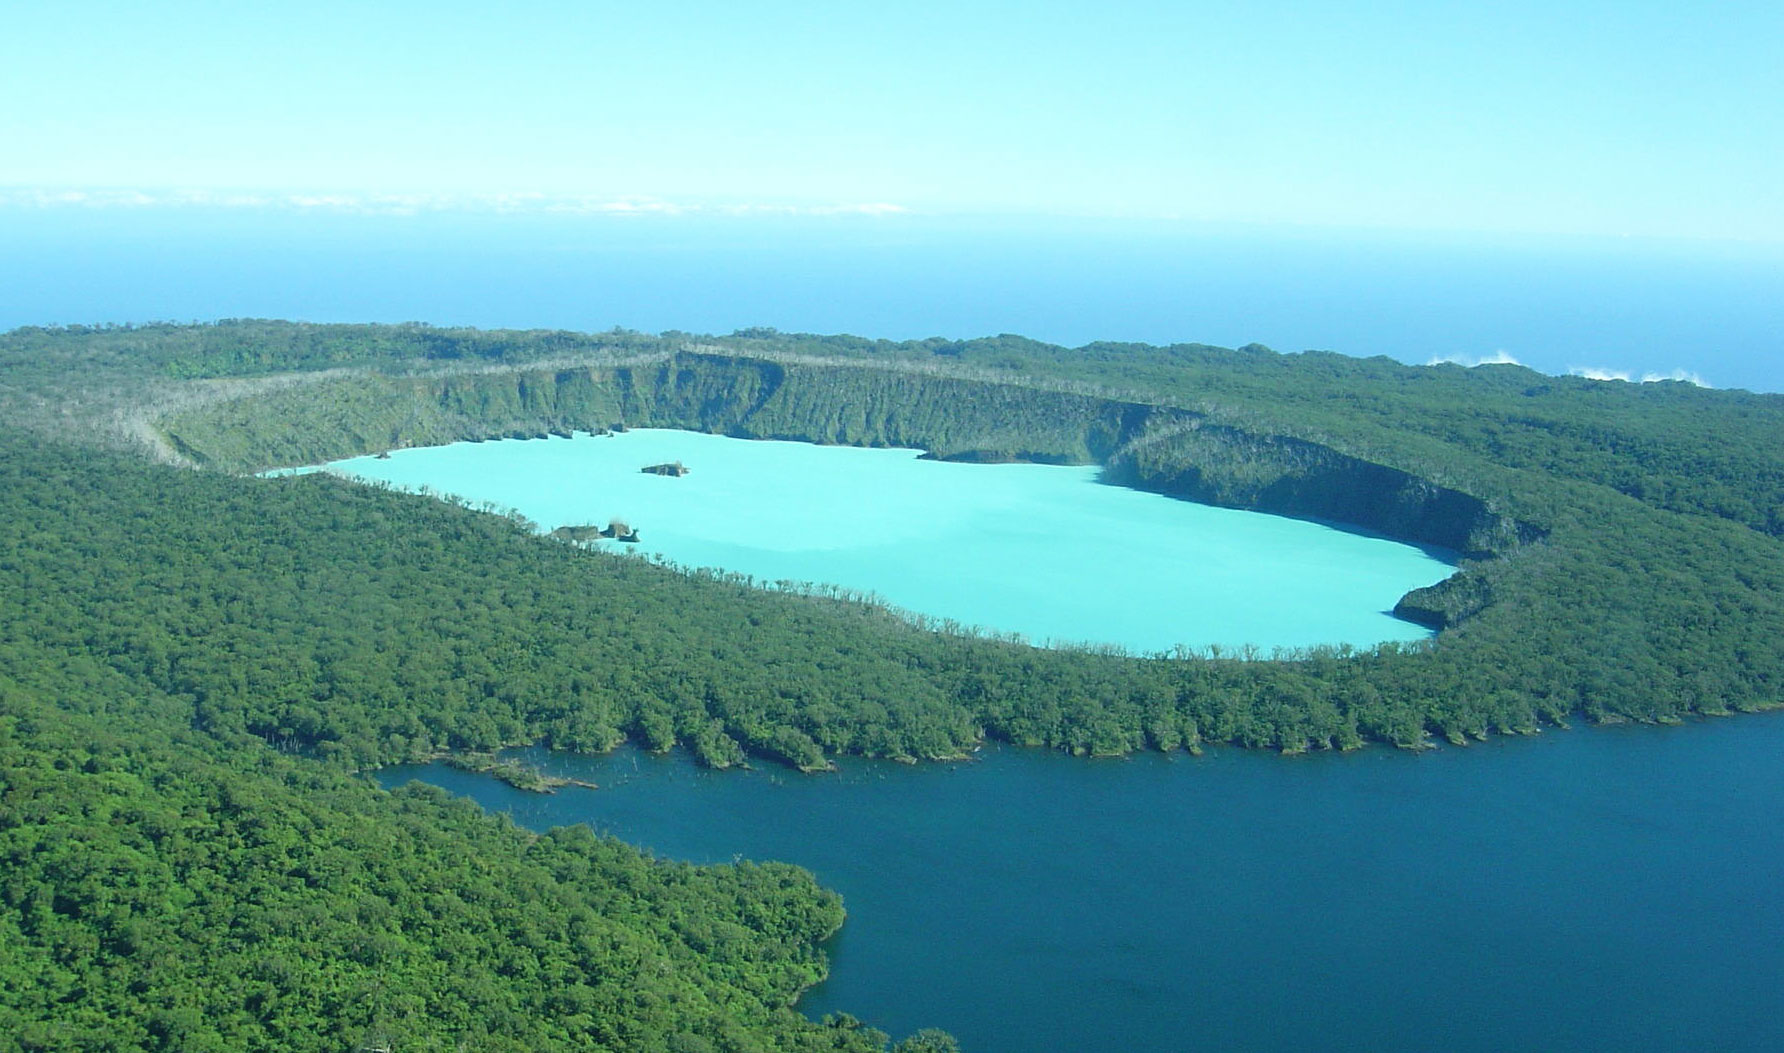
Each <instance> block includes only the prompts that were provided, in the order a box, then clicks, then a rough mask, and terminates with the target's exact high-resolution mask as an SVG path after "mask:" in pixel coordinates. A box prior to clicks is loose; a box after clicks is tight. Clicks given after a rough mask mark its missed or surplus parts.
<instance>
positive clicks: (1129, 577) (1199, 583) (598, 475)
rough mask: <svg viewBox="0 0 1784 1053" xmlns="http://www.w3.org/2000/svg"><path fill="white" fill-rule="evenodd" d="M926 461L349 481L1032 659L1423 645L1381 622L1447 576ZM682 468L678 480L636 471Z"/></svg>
mask: <svg viewBox="0 0 1784 1053" xmlns="http://www.w3.org/2000/svg"><path fill="white" fill-rule="evenodd" d="M919 456H920V454H919V451H916V450H901V449H863V448H857V447H846V446H816V445H812V444H808V443H798V442H764V441H749V440H743V439H733V438H725V437H722V436H716V435H704V434H697V433H693V432H684V431H668V430H643V429H639V430H633V431H630V432H626V433H624V434H621V435H611V436H593V435H579V436H577V437H575V438H551V439H534V440H524V441H523V440H506V441H501V442H485V443H456V444H453V445H449V446H439V447H430V448H425V449H413V450H399V451H396V452H394V453H392V454H391V456H390V457H389V458H388V459H386V460H380V459H377V458H375V457H359V458H354V459H352V460H346V461H340V462H336V463H335V464H334V465H333V466H332V468H333V470H335V471H339V472H344V473H348V474H351V475H354V476H357V477H360V478H365V479H375V480H380V481H384V482H388V483H393V484H396V485H399V486H403V487H408V488H417V487H421V486H427V487H430V488H432V489H433V490H436V491H440V492H444V493H449V494H455V495H458V496H461V497H464V498H466V499H469V500H471V501H473V502H486V501H487V502H493V503H494V504H496V505H498V506H502V507H506V508H513V509H515V510H518V511H519V512H521V513H522V514H524V515H525V516H527V517H528V518H529V519H532V520H534V521H535V522H537V523H539V524H540V526H541V527H542V528H543V529H546V530H550V529H552V528H555V527H558V526H566V525H583V524H594V525H597V526H605V525H606V524H607V523H608V522H609V521H610V520H612V519H615V518H617V519H622V520H624V521H625V522H626V523H628V524H630V525H631V526H633V527H634V528H636V529H637V530H638V531H639V534H640V537H641V540H640V542H639V543H638V544H637V545H635V546H634V545H622V544H621V543H620V542H601V544H603V545H606V546H609V547H611V548H615V549H626V550H630V551H636V552H638V553H640V554H643V555H649V556H655V557H660V558H664V559H668V560H671V561H673V562H675V563H678V564H681V565H683V566H690V567H715V568H720V569H723V570H727V571H733V572H736V573H740V574H748V575H751V576H753V577H755V578H758V579H760V580H762V581H765V582H781V581H790V582H817V583H823V584H829V585H839V586H844V587H847V588H851V589H855V590H859V591H863V592H869V593H873V594H876V595H878V596H880V597H883V598H884V599H885V600H886V601H888V602H890V603H892V604H893V605H895V606H898V607H901V608H904V609H906V610H908V611H912V612H916V613H920V614H923V615H928V616H931V617H935V618H945V619H951V620H953V621H955V622H958V623H961V624H964V625H973V626H979V627H983V628H986V629H990V630H993V631H996V632H1000V633H1017V634H1021V635H1022V636H1024V637H1026V638H1028V639H1029V640H1031V641H1032V642H1035V643H1050V642H1076V641H1088V642H1093V643H1111V644H1119V645H1121V646H1123V647H1126V648H1128V649H1130V650H1133V651H1140V652H1154V651H1163V650H1167V649H1170V648H1172V647H1174V646H1176V645H1179V644H1184V645H1191V646H1199V645H1206V644H1219V645H1224V646H1240V645H1245V644H1250V645H1254V646H1257V647H1260V648H1265V649H1269V648H1275V647H1302V646H1309V645H1313V644H1336V643H1351V644H1358V645H1366V644H1373V643H1376V642H1379V641H1383V640H1413V639H1420V638H1423V637H1425V636H1427V635H1428V633H1427V632H1426V631H1425V630H1424V629H1422V628H1420V627H1418V626H1416V625H1413V624H1411V623H1409V622H1405V621H1401V620H1399V619H1397V618H1394V617H1393V616H1392V615H1391V614H1389V613H1388V612H1389V611H1390V610H1391V609H1392V607H1393V606H1394V603H1395V601H1397V600H1398V599H1399V598H1400V597H1401V596H1402V595H1403V594H1405V593H1406V592H1407V591H1408V590H1410V589H1414V588H1418V587H1420V586H1424V585H1430V584H1432V583H1433V582H1436V581H1439V580H1441V579H1442V578H1444V577H1445V576H1447V575H1448V574H1449V573H1450V572H1451V570H1452V569H1453V568H1452V567H1451V566H1450V565H1449V564H1447V563H1445V562H1443V561H1442V560H1441V559H1439V558H1437V555H1435V554H1433V553H1432V552H1428V551H1426V550H1422V549H1419V548H1416V547H1413V546H1409V545H1403V544H1399V543H1397V542H1393V541H1389V540H1386V539H1383V538H1380V537H1372V536H1365V535H1363V534H1359V533H1354V532H1347V531H1345V530H1340V529H1336V528H1333V527H1329V526H1324V525H1321V524H1318V523H1311V522H1306V521H1303V520H1295V519H1288V518H1284V517H1281V516H1270V515H1262V514H1258V513H1254V512H1243V511H1237V510H1233V509H1223V508H1213V507H1210V506H1207V505H1199V504H1194V503H1191V502H1187V501H1179V500H1174V499H1172V498H1167V497H1162V496H1160V495H1157V494H1148V493H1141V492H1139V491H1135V490H1128V489H1124V488H1121V487H1116V486H1108V485H1103V484H1101V483H1099V482H1098V481H1097V478H1098V473H1099V469H1097V468H1095V467H1058V466H1051V465H1034V464H1006V465H983V464H951V463H944V462H937V461H926V460H920V459H919ZM671 461H680V462H682V463H683V464H685V465H686V466H687V467H688V469H689V473H688V474H687V475H685V476H682V477H680V478H670V477H666V476H658V475H649V474H645V473H643V472H640V471H639V469H640V468H642V467H644V466H647V465H653V464H660V463H666V462H671Z"/></svg>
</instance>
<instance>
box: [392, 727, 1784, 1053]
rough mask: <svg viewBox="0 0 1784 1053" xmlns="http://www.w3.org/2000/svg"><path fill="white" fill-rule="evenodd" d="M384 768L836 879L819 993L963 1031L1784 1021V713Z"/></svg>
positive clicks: (1631, 1026)
mask: <svg viewBox="0 0 1784 1053" xmlns="http://www.w3.org/2000/svg"><path fill="white" fill-rule="evenodd" d="M525 756H527V758H528V759H529V760H531V761H533V762H536V763H537V764H539V765H540V766H541V767H542V768H544V769H546V770H548V771H551V772H555V773H561V774H572V775H576V776H578V777H582V778H588V779H592V780H594V781H596V782H598V783H599V784H600V786H601V788H600V789H599V790H593V791H588V790H566V791H564V792H561V793H559V794H558V795H556V796H550V797H540V796H534V795H529V794H523V793H520V792H518V791H514V790H511V789H509V788H508V787H506V786H504V785H502V784H500V783H497V782H494V781H493V780H490V779H488V778H485V777H482V776H472V775H466V774H463V773H460V772H455V771H452V770H450V769H446V768H443V767H437V766H436V767H427V768H409V769H396V770H392V771H388V772H385V773H383V778H384V779H385V781H386V782H387V783H398V782H402V781H405V780H407V779H409V778H411V777H421V778H424V779H426V780H428V781H430V782H434V783H437V784H440V785H443V786H446V787H447V788H449V789H452V790H454V791H456V792H460V793H466V794H469V795H471V796H473V797H474V798H475V799H476V800H478V801H480V802H482V803H483V804H484V805H485V806H487V807H489V808H492V809H497V810H501V811H505V812H508V813H510V814H511V815H512V816H513V817H514V819H515V820H516V821H518V822H520V823H522V824H525V825H528V826H532V827H535V828H544V827H547V826H550V825H555V824H562V823H572V822H587V823H589V824H591V825H592V826H594V827H595V828H597V829H599V830H603V831H608V832H611V833H613V834H615V835H617V836H619V837H622V838H624V839H626V840H628V841H632V842H635V843H638V844H642V845H646V846H650V847H651V848H653V849H655V850H656V851H657V852H658V853H659V854H661V855H665V856H670V857H675V858H682V859H691V860H699V861H708V862H714V861H718V862H722V861H727V860H730V859H732V858H733V857H736V856H743V857H749V858H772V859H785V860H791V861H793V862H796V863H800V864H803V865H805V866H807V867H810V868H811V869H812V870H814V871H815V872H816V873H817V875H818V877H819V878H820V880H822V881H823V882H824V883H825V884H827V885H829V886H831V887H833V888H836V889H838V890H840V891H841V892H842V893H843V895H844V897H845V900H846V902H847V905H848V907H849V921H848V923H847V925H846V926H845V927H844V930H843V932H842V934H841V935H840V936H839V937H838V938H837V939H836V941H835V942H834V946H833V948H832V953H833V955H834V971H833V975H832V977H831V979H830V980H829V981H828V982H827V983H826V984H824V985H823V986H822V987H820V988H818V989H816V990H814V991H813V992H811V993H810V994H809V995H808V996H807V998H806V999H805V1001H804V1002H802V1003H801V1004H802V1008H804V1009H805V1010H806V1011H807V1012H809V1013H811V1014H813V1015H814V1016H816V1015H820V1014H822V1013H824V1012H827V1011H833V1010H846V1011H849V1012H852V1013H855V1014H857V1015H859V1016H861V1017H862V1018H863V1019H865V1020H867V1021H869V1022H870V1023H873V1024H874V1025H876V1026H880V1027H883V1028H886V1029H888V1030H891V1031H893V1032H895V1033H905V1032H908V1031H911V1030H914V1029H915V1028H917V1027H921V1026H939V1027H944V1028H947V1029H949V1030H952V1031H953V1032H955V1033H956V1034H957V1035H958V1036H959V1037H960V1038H961V1039H962V1040H963V1041H964V1043H965V1044H966V1046H967V1048H969V1049H972V1050H978V1051H993V1050H1008V1051H1031V1050H1042V1049H1086V1050H1088V1049H1098V1050H1102V1049H1107V1050H1122V1049H1190V1048H1204V1049H1211V1050H1212V1049H1220V1050H1259V1051H1263V1050H1285V1049H1320V1050H1359V1051H1360V1050H1371V1051H1396V1050H1405V1051H1415V1050H1417V1051H1424V1050H1479V1051H1483V1053H1485V1051H1499V1050H1506V1049H1528V1050H1537V1049H1545V1050H1546V1049H1594V1050H1598V1049H1602V1050H1629V1051H1656V1053H1658V1051H1673V1050H1681V1049H1704V1050H1712V1049H1713V1050H1753V1051H1758V1050H1776V1049H1780V1048H1784V1014H1781V1013H1779V1012H1778V1006H1779V995H1778V992H1779V991H1780V990H1784V892H1781V890H1784V821H1781V820H1780V818H1779V817H1780V816H1784V764H1781V763H1780V760H1781V759H1784V717H1780V716H1779V715H1762V716H1754V717H1742V718H1736V719H1730V720H1724V721H1714V722H1704V723H1699V724H1696V725H1693V726H1690V727H1684V728H1604V729H1586V730H1578V731H1573V732H1560V731H1551V732H1549V733H1547V734H1544V735H1541V736H1537V737H1534V738H1531V739H1519V740H1502V741H1494V742H1491V743H1487V744H1482V745H1475V746H1471V747H1469V748H1467V749H1456V748H1443V749H1438V750H1434V751H1430V752H1427V753H1423V754H1412V753H1405V752H1397V751H1392V750H1388V749H1370V750H1365V751H1362V752H1360V753H1356V754H1351V755H1342V756H1340V755H1315V756H1307V757H1297V758H1284V757H1279V756H1274V755H1269V754H1264V753H1253V752H1243V751H1234V750H1219V751H1213V752H1210V753H1209V754H1208V755H1206V756H1203V757H1199V758H1197V757H1189V756H1186V755H1175V756H1160V755H1144V756H1137V757H1133V758H1131V759H1127V760H1115V761H1089V760H1082V759H1073V758H1069V757H1065V756H1060V755H1055V754H1050V753H1043V752H1038V751H1029V750H1018V749H1008V748H988V749H987V750H985V751H984V752H983V754H982V756H981V758H980V759H979V760H978V761H976V762H974V763H967V764H956V765H945V766H924V767H906V766H900V765H897V764H892V763H879V762H868V761H859V760H857V761H844V763H843V770H842V772H841V773H840V774H834V775H826V776H813V777H806V776H799V775H796V774H792V773H789V772H785V771H783V770H779V769H772V768H763V769H761V770H756V771H750V772H730V773H714V772H706V771H701V770H699V769H697V768H695V767H694V766H693V765H692V764H691V763H690V762H689V761H688V760H686V759H685V758H684V757H681V756H677V755H671V756H663V757H659V756H651V755H647V754H640V753H637V752H635V751H630V750H622V751H620V752H618V753H615V754H613V755H611V756H607V757H596V758H577V757H567V756H561V755H552V754H548V753H544V752H532V753H528V754H526V755H525Z"/></svg>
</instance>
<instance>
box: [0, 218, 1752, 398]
mask: <svg viewBox="0 0 1784 1053" xmlns="http://www.w3.org/2000/svg"><path fill="white" fill-rule="evenodd" d="M224 317H272V318H294V319H302V320H308V321H317V322H335V321H355V322H361V321H385V322H402V321H411V320H420V321H427V322H433V323H436V324H442V325H477V326H485V327H498V326H507V327H518V328H541V327H546V328H567V329H583V330H601V329H608V328H611V327H613V326H616V325H618V326H625V327H630V328H634V329H643V330H648V331H651V332H660V331H663V330H668V329H677V330H683V331H688V332H713V333H725V332H730V331H732V330H734V329H737V328H742V327H747V326H757V325H767V326H775V327H778V328H781V329H785V330H789V331H793V330H800V331H807V332H821V333H830V332H852V333H857V334H861V335H865V336H875V337H886V338H893V339H905V338H917V337H929V336H946V337H951V338H963V337H973V336H986V335H992V334H996V333H1006V332H1009V333H1021V334H1023V335H1026V336H1031V337H1034V338H1036V339H1040V340H1047V341H1052V342H1056V343H1063V344H1068V345H1073V346H1076V345H1079V344H1083V343H1087V342H1089V341H1093V340H1136V341H1146V342H1150V343H1175V342H1187V341H1201V342H1204V343H1213V344H1221V345H1226V346H1238V345H1240V344H1245V343H1249V342H1254V341H1255V342H1259V343H1264V344H1268V345H1270V346H1271V347H1274V348H1276V349H1278V350H1281V351H1301V350H1306V349H1309V348H1319V349H1324V350H1332V351H1342V352H1345V353H1347V354H1354V355H1376V354H1385V355H1389V356H1392V357H1394V358H1398V359H1400V360H1402V361H1406V362H1413V363H1424V362H1426V361H1429V360H1430V359H1432V358H1433V357H1449V356H1459V357H1462V358H1466V359H1478V358H1483V357H1491V356H1494V355H1496V354H1501V353H1503V354H1508V355H1511V356H1512V357H1514V358H1517V359H1519V360H1521V361H1523V362H1525V363H1527V364H1529V365H1531V366H1532V367H1534V368H1537V369H1541V370H1543V371H1546V372H1550V373H1560V372H1565V371H1567V370H1569V369H1572V368H1576V367H1586V368H1593V369H1603V370H1612V371H1618V372H1625V373H1629V374H1631V375H1632V376H1635V377H1638V378H1639V377H1640V376H1641V375H1643V374H1644V373H1649V372H1652V373H1658V374H1670V373H1672V372H1674V371H1675V370H1684V371H1687V372H1690V373H1695V374H1699V375H1701V376H1702V377H1703V378H1704V379H1706V380H1707V381H1709V382H1710V383H1712V384H1715V385H1717V386H1719V387H1746V388H1752V389H1755V390H1761V391H1784V355H1781V354H1780V352H1781V351H1784V248H1780V247H1778V246H1764V245H1759V246H1749V245H1738V244H1717V243H1703V244H1694V243H1687V242H1670V243H1668V242H1648V241H1642V240H1637V239H1597V240H1590V239H1574V240H1557V239H1536V238H1522V239H1518V238H1486V237H1469V236H1436V235H1393V234H1384V233H1377V232H1367V231H1363V232H1358V231H1320V230H1282V229H1245V228H1235V227H1220V226H1213V225H1207V224H1201V225H1197V224H1186V223H1171V222H1144V223H1143V222H1138V221H1115V220H1090V219H1067V218H1048V217H1039V218H1037V217H1026V218H1024V217H1006V218H998V217H983V216H979V217H970V216H969V217H962V216H913V215H902V216H881V217H863V216H827V217H823V216H807V217H799V216H720V215H680V216H661V215H658V216H566V215H551V214H522V215H512V214H510V215H502V214H477V213H423V214H420V215H412V216H398V215H354V214H341V213H331V212H326V211H321V212H303V211H278V210H265V211H260V210H250V209H216V208H200V207H196V206H194V207H154V208H139V209H130V208H105V209H80V208H52V209H41V210H39V209H28V208H23V207H18V206H13V207H8V208H3V209H0V328H10V327H13V326H17V325H43V324H54V323H98V322H140V321H149V320H158V319H159V320H177V321H185V320H193V319H197V320H208V319H215V318H224Z"/></svg>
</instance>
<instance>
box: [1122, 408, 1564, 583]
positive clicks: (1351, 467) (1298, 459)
mask: <svg viewBox="0 0 1784 1053" xmlns="http://www.w3.org/2000/svg"><path fill="white" fill-rule="evenodd" d="M1107 468H1108V471H1109V479H1110V481H1111V482H1117V483H1120V484H1121V485H1124V486H1131V487H1134V488H1136V489H1141V490H1152V491H1155V492H1157V493H1164V494H1170V495H1172V496H1175V497H1183V498H1187V499H1189V500H1192V501H1202V502H1205V503H1208V504H1215V505H1223V506H1227V507H1232V508H1250V509H1256V510H1258V511H1262V512H1273V513H1276V514H1278V515H1290V516H1301V517H1308V518H1317V519H1327V520H1332V521H1334V522H1340V523H1348V524H1352V525H1355V526H1360V527H1364V528H1367V529H1369V530H1373V531H1376V532H1378V533H1382V534H1386V535H1388V536H1390V537H1394V538H1398V539H1400V540H1403V541H1412V542H1416V543H1419V544H1425V545H1436V546H1440V547H1442V548H1447V549H1452V550H1454V551H1456V552H1459V553H1461V554H1463V555H1464V556H1469V557H1472V558H1485V557H1488V556H1491V555H1492V554H1494V553H1496V552H1501V551H1504V550H1506V549H1508V548H1510V547H1512V546H1515V545H1518V544H1523V543H1526V542H1528V541H1532V540H1535V539H1536V538H1537V537H1539V536H1540V535H1541V533H1542V532H1541V531H1540V530H1539V529H1537V528H1536V527H1534V526H1531V525H1529V524H1523V523H1519V522H1517V521H1515V520H1513V519H1511V518H1509V517H1507V516H1503V515H1499V514H1497V513H1495V512H1494V511H1493V510H1492V509H1491V508H1489V507H1488V506H1487V503H1486V502H1485V501H1482V500H1481V499H1480V498H1478V497H1474V496H1472V495H1469V494H1465V493H1462V492H1460V491H1457V490H1452V489H1450V488H1448V487H1443V486H1439V485H1437V484H1435V483H1432V482H1430V481H1428V480H1425V479H1420V478H1419V477H1417V476H1415V475H1412V474H1411V473H1409V472H1405V471H1401V470H1400V469H1398V468H1390V467H1387V466H1385V465H1380V464H1374V463H1371V462H1369V461H1365V460H1361V459H1359V458H1356V457H1351V456H1348V455H1346V454H1342V453H1339V452H1338V451H1336V450H1333V449H1331V448H1329V447H1325V446H1320V445H1318V444H1316V443H1311V442H1306V441H1304V440H1301V439H1296V438H1290V437H1287V436H1280V435H1256V434H1251V433H1247V432H1243V431H1240V430H1238V429H1235V428H1230V427H1223V426H1218V425H1207V424H1200V423H1199V422H1194V421H1190V422H1186V423H1181V424H1179V425H1178V426H1177V427H1175V428H1174V429H1172V430H1169V431H1166V432H1164V433H1162V434H1159V435H1157V436H1156V437H1153V436H1146V435H1141V436H1138V437H1136V438H1135V440H1134V441H1133V442H1132V443H1131V444H1130V445H1129V446H1128V447H1127V448H1125V449H1123V450H1120V451H1118V452H1117V453H1116V454H1115V455H1114V456H1112V457H1111V458H1110V459H1109V461H1108V462H1107Z"/></svg>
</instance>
